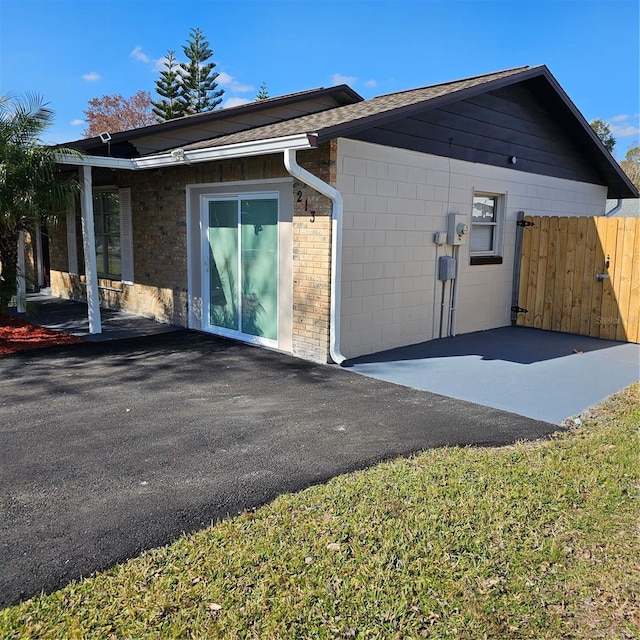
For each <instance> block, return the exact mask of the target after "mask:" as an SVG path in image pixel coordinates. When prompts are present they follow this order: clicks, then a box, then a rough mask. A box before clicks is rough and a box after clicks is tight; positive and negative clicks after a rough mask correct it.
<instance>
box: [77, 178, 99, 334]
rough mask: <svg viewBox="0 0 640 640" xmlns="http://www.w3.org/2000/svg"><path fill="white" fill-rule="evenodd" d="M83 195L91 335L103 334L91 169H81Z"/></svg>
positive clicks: (85, 264)
mask: <svg viewBox="0 0 640 640" xmlns="http://www.w3.org/2000/svg"><path fill="white" fill-rule="evenodd" d="M80 178H81V182H82V194H81V197H80V212H81V214H82V215H81V218H82V247H83V249H84V272H85V276H86V278H87V305H88V307H89V333H102V322H101V319H100V300H99V298H98V269H97V266H96V241H95V233H94V227H93V180H92V176H91V167H90V166H88V165H83V166H82V167H81V168H80Z"/></svg>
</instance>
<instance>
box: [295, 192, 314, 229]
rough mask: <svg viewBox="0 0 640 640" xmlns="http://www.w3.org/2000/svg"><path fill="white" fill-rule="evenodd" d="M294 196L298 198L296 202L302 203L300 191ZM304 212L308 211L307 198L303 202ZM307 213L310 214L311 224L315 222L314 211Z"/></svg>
mask: <svg viewBox="0 0 640 640" xmlns="http://www.w3.org/2000/svg"><path fill="white" fill-rule="evenodd" d="M296 195H297V196H298V197H297V199H296V202H300V203H302V191H298V193H297V194H296ZM304 210H305V211H309V200H308V199H307V198H305V200H304ZM309 213H311V222H315V221H316V212H315V211H310V212H309Z"/></svg>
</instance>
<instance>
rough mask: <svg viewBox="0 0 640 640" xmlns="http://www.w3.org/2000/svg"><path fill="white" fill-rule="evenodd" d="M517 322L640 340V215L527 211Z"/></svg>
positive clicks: (597, 336) (600, 335)
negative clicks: (590, 215)
mask: <svg viewBox="0 0 640 640" xmlns="http://www.w3.org/2000/svg"><path fill="white" fill-rule="evenodd" d="M518 225H519V226H521V227H522V228H520V229H518V231H519V233H521V234H522V235H521V242H520V245H521V255H520V271H519V283H518V287H517V301H515V306H514V312H515V313H516V324H517V325H519V326H523V327H534V328H536V329H548V330H549V331H562V332H565V333H575V334H579V335H583V336H592V337H595V338H604V339H608V340H623V341H626V342H640V322H639V317H638V316H639V315H640V218H605V217H596V218H588V217H575V218H567V217H559V216H525V217H524V218H523V219H522V220H521V221H519V222H518Z"/></svg>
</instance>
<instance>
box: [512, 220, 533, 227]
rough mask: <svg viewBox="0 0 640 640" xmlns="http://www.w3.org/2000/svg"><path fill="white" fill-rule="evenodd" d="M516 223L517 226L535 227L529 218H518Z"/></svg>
mask: <svg viewBox="0 0 640 640" xmlns="http://www.w3.org/2000/svg"><path fill="white" fill-rule="evenodd" d="M516 224H517V225H518V226H519V227H535V226H536V225H535V224H534V223H533V222H531V220H518V222H516Z"/></svg>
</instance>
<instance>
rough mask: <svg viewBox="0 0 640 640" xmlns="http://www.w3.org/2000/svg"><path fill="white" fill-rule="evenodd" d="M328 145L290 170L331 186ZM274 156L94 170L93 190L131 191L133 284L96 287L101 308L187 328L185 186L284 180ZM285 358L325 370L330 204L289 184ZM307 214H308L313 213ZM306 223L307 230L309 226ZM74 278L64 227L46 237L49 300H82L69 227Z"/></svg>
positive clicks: (80, 258) (331, 157)
mask: <svg viewBox="0 0 640 640" xmlns="http://www.w3.org/2000/svg"><path fill="white" fill-rule="evenodd" d="M335 153H336V145H335V143H330V144H327V145H323V146H322V147H321V148H320V149H317V150H310V151H305V152H299V153H298V162H299V163H300V165H301V166H303V167H304V168H306V169H308V170H309V171H311V172H312V173H314V174H315V175H317V176H318V177H320V178H321V179H323V180H325V181H328V182H329V181H331V183H333V184H335ZM287 176H288V173H287V171H286V169H285V167H284V162H283V158H282V156H281V155H280V154H277V155H270V156H259V157H255V158H246V159H240V160H227V161H219V162H211V163H202V164H196V165H191V166H180V167H175V168H170V169H161V170H146V171H136V172H132V171H111V170H104V169H94V171H93V183H94V187H101V186H102V187H106V186H111V187H117V188H130V189H131V205H132V227H133V246H134V284H132V285H128V284H123V283H121V282H119V281H111V280H101V281H100V283H99V287H100V300H101V305H103V306H105V307H108V308H113V309H121V310H124V311H128V312H130V313H135V314H138V315H142V316H146V317H150V318H154V319H156V320H158V321H161V322H168V323H172V324H177V325H181V326H188V308H187V304H188V288H187V257H186V256H187V228H186V186H187V185H197V184H212V183H223V182H224V183H228V182H234V181H246V180H264V179H271V178H283V177H287ZM291 197H292V200H293V206H294V218H293V256H292V260H293V270H292V273H293V302H292V307H293V308H292V312H291V313H292V326H293V329H292V332H293V336H292V340H291V344H292V351H293V353H294V354H295V355H297V356H299V357H303V358H306V359H310V360H314V361H321V362H326V361H327V358H328V353H329V315H330V308H329V305H330V290H331V277H330V276H331V263H330V253H331V201H330V200H329V199H328V198H326V197H324V196H322V195H320V194H319V193H317V192H316V191H314V190H313V189H310V188H309V187H307V186H306V185H305V184H302V183H299V182H297V181H294V183H293V187H292V194H291ZM313 212H315V214H314V213H313ZM312 219H313V222H312ZM76 240H77V247H78V267H79V271H80V274H79V275H70V274H69V273H68V255H67V236H66V222H65V221H64V220H63V221H62V222H61V223H60V224H59V226H58V227H57V228H56V229H55V230H54V231H52V233H51V244H50V246H51V286H52V293H53V294H54V295H58V296H61V297H65V298H72V299H77V300H83V299H86V285H85V284H84V280H85V279H84V276H83V275H82V274H83V273H84V258H83V252H82V237H81V231H80V225H79V223H78V224H77V230H76Z"/></svg>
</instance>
